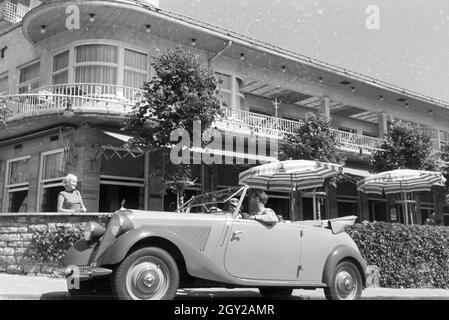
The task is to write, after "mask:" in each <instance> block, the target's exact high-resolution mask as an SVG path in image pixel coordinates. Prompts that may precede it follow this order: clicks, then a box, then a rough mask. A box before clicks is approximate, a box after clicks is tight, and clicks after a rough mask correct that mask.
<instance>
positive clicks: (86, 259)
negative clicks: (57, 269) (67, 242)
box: [64, 239, 96, 266]
mask: <svg viewBox="0 0 449 320" xmlns="http://www.w3.org/2000/svg"><path fill="white" fill-rule="evenodd" d="M95 246H96V244H95V243H89V242H87V241H86V240H84V239H82V240H79V241H77V242H76V243H75V244H74V245H73V246H71V247H70V248H69V250H67V252H66V254H65V258H64V265H65V266H87V265H89V263H90V260H91V257H92V253H93V252H94V249H95Z"/></svg>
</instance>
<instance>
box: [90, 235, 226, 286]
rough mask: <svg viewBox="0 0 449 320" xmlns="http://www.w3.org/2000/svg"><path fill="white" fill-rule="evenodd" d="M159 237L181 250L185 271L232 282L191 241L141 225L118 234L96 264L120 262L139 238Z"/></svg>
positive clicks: (218, 266)
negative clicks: (120, 234)
mask: <svg viewBox="0 0 449 320" xmlns="http://www.w3.org/2000/svg"><path fill="white" fill-rule="evenodd" d="M151 237H159V238H163V239H165V240H168V241H170V242H171V243H173V244H174V245H175V246H176V247H177V248H178V249H179V250H180V252H181V254H182V255H183V257H184V260H185V262H186V268H187V272H188V273H189V274H190V275H191V276H194V277H198V278H203V279H208V280H213V281H219V282H225V283H232V282H233V279H232V277H230V276H229V275H228V274H227V273H226V272H224V270H223V267H222V266H221V265H219V264H217V263H216V262H215V261H214V260H213V259H211V257H209V256H207V255H206V254H205V253H204V252H201V251H199V250H198V249H197V248H196V247H194V246H193V245H192V244H191V243H189V242H186V241H183V239H180V238H179V237H178V236H177V235H176V234H174V233H171V232H169V231H164V230H157V229H152V228H151V227H147V228H145V227H142V228H137V229H135V230H132V231H130V232H127V233H126V234H124V235H122V236H120V237H119V238H118V239H117V240H116V241H115V242H114V244H113V245H111V246H110V247H109V248H108V249H107V250H106V252H105V254H104V256H103V257H102V259H101V260H99V261H98V265H99V266H100V265H112V264H117V263H119V262H121V261H122V260H123V259H124V258H125V257H126V255H127V253H128V252H129V250H130V249H131V248H132V246H133V245H134V244H136V243H137V242H139V241H140V240H144V239H150V238H151Z"/></svg>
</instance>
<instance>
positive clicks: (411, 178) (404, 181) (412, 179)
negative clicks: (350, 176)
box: [357, 169, 446, 195]
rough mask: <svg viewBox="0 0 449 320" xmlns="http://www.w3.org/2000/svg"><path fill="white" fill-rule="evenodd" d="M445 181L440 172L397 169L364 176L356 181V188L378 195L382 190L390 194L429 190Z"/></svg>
mask: <svg viewBox="0 0 449 320" xmlns="http://www.w3.org/2000/svg"><path fill="white" fill-rule="evenodd" d="M445 181H446V179H445V178H444V177H443V175H442V173H441V172H436V171H423V170H411V169H397V170H391V171H385V172H381V173H378V174H374V175H372V176H370V177H366V178H365V179H363V180H360V181H359V182H358V183H357V189H358V190H359V191H363V192H365V193H376V194H380V195H381V194H382V193H383V192H385V194H391V193H399V192H401V193H402V192H418V191H430V190H431V188H432V186H434V185H443V184H444V182H445Z"/></svg>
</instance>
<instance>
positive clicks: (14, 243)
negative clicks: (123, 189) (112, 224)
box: [0, 213, 111, 275]
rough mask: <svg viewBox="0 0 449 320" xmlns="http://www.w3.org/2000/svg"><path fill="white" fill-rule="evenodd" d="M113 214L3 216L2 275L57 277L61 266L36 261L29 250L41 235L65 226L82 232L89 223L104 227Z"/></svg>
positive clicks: (0, 239) (0, 217)
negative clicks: (48, 275)
mask: <svg viewBox="0 0 449 320" xmlns="http://www.w3.org/2000/svg"><path fill="white" fill-rule="evenodd" d="M110 215H111V214H105V213H77V214H64V213H19V214H18V213H8V214H0V272H8V273H18V274H19V273H21V274H31V275H41V274H50V275H56V274H55V272H54V271H55V268H56V267H57V265H55V264H49V263H47V264H46V263H43V262H41V261H36V260H35V259H32V258H31V257H30V252H29V247H30V244H31V242H32V240H33V236H34V235H35V234H36V232H37V231H40V230H45V229H46V228H51V227H57V226H64V227H66V228H71V229H77V230H82V229H83V228H84V227H85V225H86V223H87V222H89V221H95V222H98V223H102V224H104V223H105V222H106V221H107V220H108V218H109V217H110Z"/></svg>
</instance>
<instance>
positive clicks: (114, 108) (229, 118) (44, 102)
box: [0, 83, 381, 154]
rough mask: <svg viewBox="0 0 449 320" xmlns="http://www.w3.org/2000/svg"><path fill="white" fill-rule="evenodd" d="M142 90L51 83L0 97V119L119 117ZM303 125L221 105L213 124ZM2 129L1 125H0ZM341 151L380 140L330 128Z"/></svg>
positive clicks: (235, 128) (252, 129)
mask: <svg viewBox="0 0 449 320" xmlns="http://www.w3.org/2000/svg"><path fill="white" fill-rule="evenodd" d="M142 94H143V91H142V90H141V89H137V88H130V87H124V86H117V85H109V84H97V83H71V84H61V85H50V86H45V87H41V88H38V89H34V90H32V91H30V92H27V93H23V94H15V95H5V96H0V122H2V119H3V122H4V123H5V124H8V123H9V122H14V121H18V120H22V119H24V118H32V117H37V116H41V115H52V114H59V115H61V116H63V117H67V118H69V117H72V116H73V115H75V114H77V115H89V114H92V115H93V118H94V119H98V118H101V117H102V116H104V115H109V116H112V117H118V118H119V119H122V118H123V116H125V115H126V114H128V113H129V112H130V111H131V110H132V107H133V106H134V105H135V104H136V102H138V101H140V99H141V97H142ZM301 125H302V123H301V122H299V121H293V120H288V119H282V118H276V117H271V116H266V115H261V114H258V113H254V112H248V111H243V110H237V109H231V108H224V117H223V118H221V119H218V120H217V121H216V123H215V126H216V127H217V128H218V129H220V130H223V131H229V132H232V133H235V134H242V135H258V136H266V137H269V138H277V139H279V138H282V137H283V136H284V135H285V134H288V133H293V132H294V131H295V129H297V128H298V127H300V126H301ZM0 128H1V127H0ZM332 133H333V134H334V136H335V138H336V140H337V142H338V144H339V149H340V150H341V151H346V152H350V153H357V154H370V153H371V152H372V151H374V150H376V149H378V146H379V145H380V143H381V140H380V139H378V138H374V137H369V136H363V135H359V134H354V133H349V132H345V131H340V130H335V129H332Z"/></svg>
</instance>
